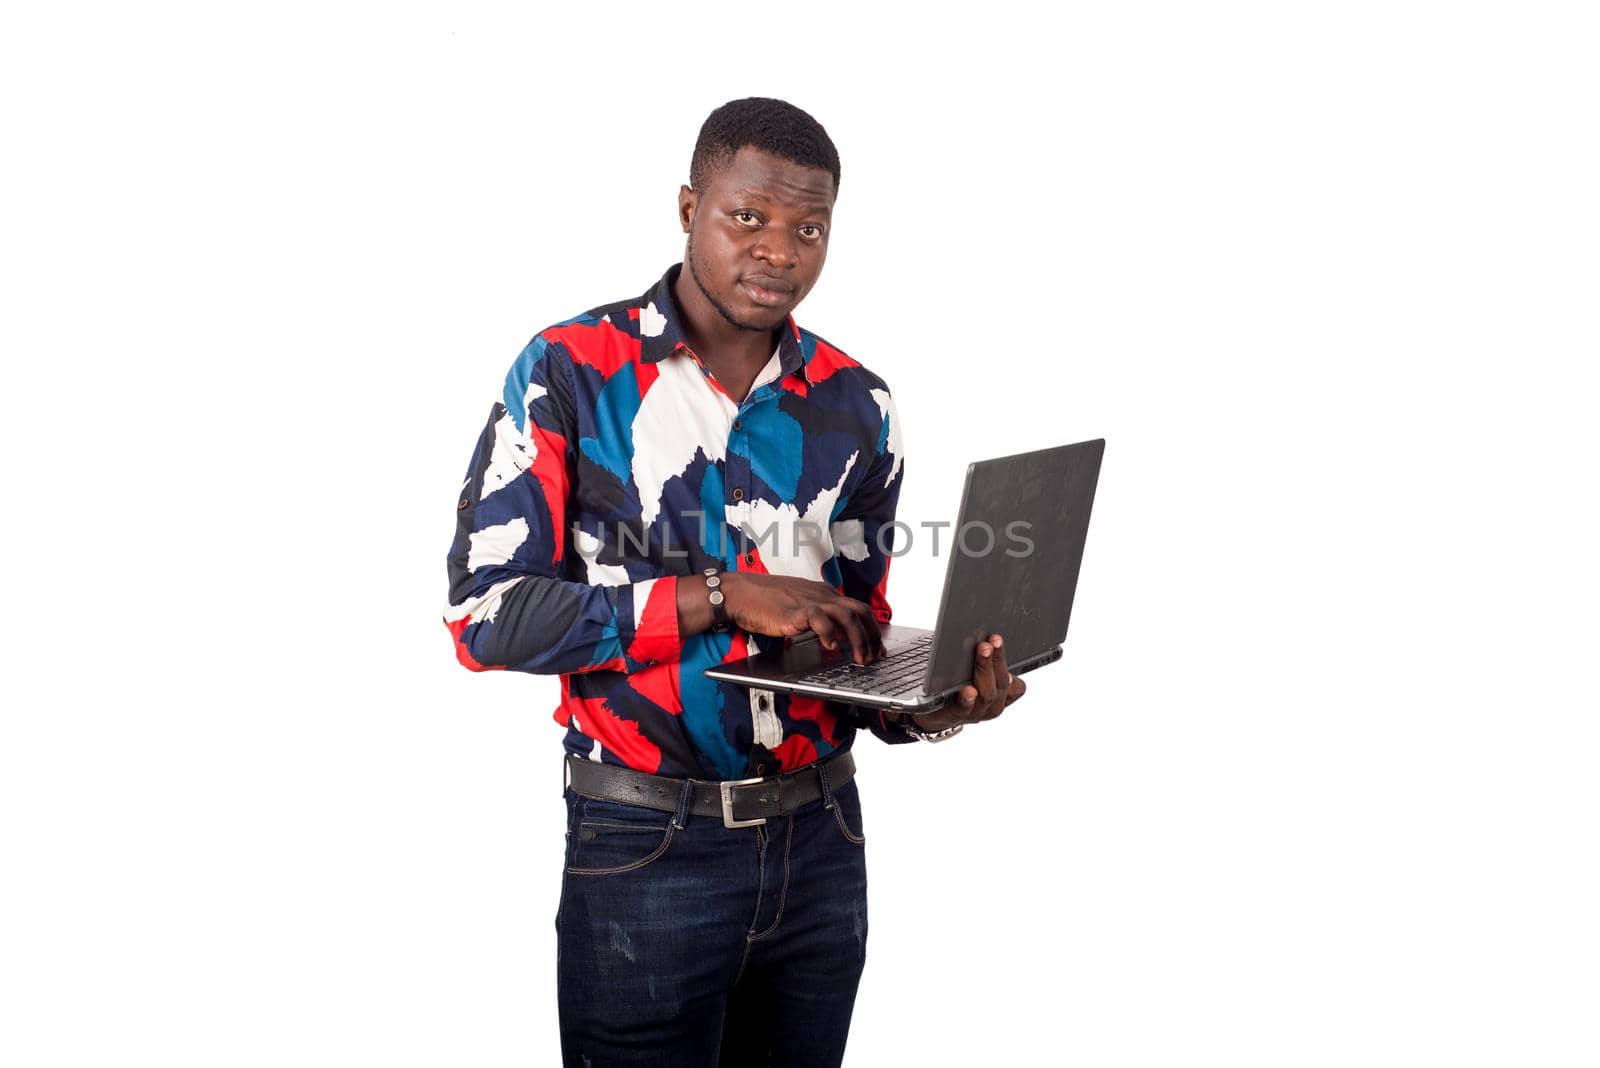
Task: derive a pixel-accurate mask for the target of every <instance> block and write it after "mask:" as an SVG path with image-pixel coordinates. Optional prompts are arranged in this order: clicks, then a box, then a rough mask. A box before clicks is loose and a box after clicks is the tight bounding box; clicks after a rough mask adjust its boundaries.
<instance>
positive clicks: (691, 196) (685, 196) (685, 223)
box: [678, 185, 700, 233]
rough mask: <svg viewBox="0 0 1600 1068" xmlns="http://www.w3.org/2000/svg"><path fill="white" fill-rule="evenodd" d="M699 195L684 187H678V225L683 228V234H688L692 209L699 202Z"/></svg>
mask: <svg viewBox="0 0 1600 1068" xmlns="http://www.w3.org/2000/svg"><path fill="white" fill-rule="evenodd" d="M699 199H700V194H698V193H696V192H695V191H694V190H693V189H690V188H689V187H688V186H686V185H681V186H679V187H678V224H679V225H680V226H682V227H683V232H684V233H688V232H689V226H690V224H691V223H693V222H694V207H695V204H696V203H697V202H698V201H699Z"/></svg>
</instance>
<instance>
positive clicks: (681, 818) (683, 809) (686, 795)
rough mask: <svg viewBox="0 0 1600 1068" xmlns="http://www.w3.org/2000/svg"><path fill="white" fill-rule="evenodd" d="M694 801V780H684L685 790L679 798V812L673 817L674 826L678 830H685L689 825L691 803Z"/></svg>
mask: <svg viewBox="0 0 1600 1068" xmlns="http://www.w3.org/2000/svg"><path fill="white" fill-rule="evenodd" d="M693 800H694V780H693V779H685V780H683V790H682V791H680V793H679V796H678V812H677V814H676V815H675V816H673V817H672V825H673V826H674V827H676V828H677V829H678V830H680V831H681V830H683V829H684V828H685V827H686V826H687V825H688V820H689V803H690V802H691V801H693Z"/></svg>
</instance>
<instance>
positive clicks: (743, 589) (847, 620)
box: [722, 571, 883, 664]
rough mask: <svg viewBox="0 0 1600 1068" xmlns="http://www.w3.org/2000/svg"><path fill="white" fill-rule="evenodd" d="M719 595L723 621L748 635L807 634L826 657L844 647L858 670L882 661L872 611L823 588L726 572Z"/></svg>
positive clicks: (816, 584)
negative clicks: (812, 634) (811, 633)
mask: <svg viewBox="0 0 1600 1068" xmlns="http://www.w3.org/2000/svg"><path fill="white" fill-rule="evenodd" d="M722 595H723V597H724V598H725V600H724V601H723V605H722V607H723V610H724V611H726V612H727V613H728V618H729V619H731V620H733V623H734V626H736V627H739V628H740V629H741V630H746V631H749V632H750V633H751V634H765V635H768V636H771V637H775V638H788V637H792V636H793V635H796V634H802V633H804V632H806V631H808V630H809V631H814V632H815V633H816V635H817V640H818V641H820V642H821V643H822V646H823V648H825V649H828V650H829V651H832V650H834V649H837V648H838V647H839V643H840V642H841V641H847V642H849V643H850V648H851V651H852V652H853V654H854V656H855V661H856V663H858V664H865V663H867V662H868V661H869V660H876V659H877V658H878V657H880V656H882V655H883V634H882V633H881V632H880V631H879V629H878V620H877V617H875V616H874V615H873V614H872V609H871V608H869V607H868V606H867V605H865V604H863V603H862V602H861V601H858V600H856V599H855V598H854V597H846V596H844V595H843V594H841V593H840V592H839V591H838V590H835V589H834V588H833V587H832V586H829V585H828V584H827V583H826V582H815V581H813V580H811V579H803V578H794V577H791V576H788V575H763V574H761V573H760V572H754V571H725V572H723V574H722Z"/></svg>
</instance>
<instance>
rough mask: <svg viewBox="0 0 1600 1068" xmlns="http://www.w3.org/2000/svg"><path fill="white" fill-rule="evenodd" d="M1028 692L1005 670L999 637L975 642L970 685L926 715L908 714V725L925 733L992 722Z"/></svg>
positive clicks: (1022, 683) (1002, 645)
mask: <svg viewBox="0 0 1600 1068" xmlns="http://www.w3.org/2000/svg"><path fill="white" fill-rule="evenodd" d="M1027 690H1028V684H1027V683H1025V682H1023V681H1022V679H1021V678H1013V677H1012V675H1011V672H1009V671H1007V670H1006V651H1005V646H1004V642H1003V641H1002V640H1001V637H1000V635H998V634H991V635H989V640H988V641H986V642H979V643H978V648H977V649H976V650H975V652H974V654H973V658H972V681H971V682H969V683H968V684H967V685H965V686H963V687H961V689H959V690H957V691H956V692H955V693H953V694H951V695H950V696H949V697H947V698H946V699H945V703H944V704H942V705H940V706H939V707H938V708H935V709H930V710H929V711H927V712H914V713H912V722H913V723H915V724H916V725H917V726H918V727H919V728H921V729H922V730H924V731H927V732H928V733H930V734H931V733H933V732H934V731H942V730H944V729H946V728H947V727H954V726H955V725H956V724H957V723H978V722H981V721H982V720H986V719H994V718H995V717H996V716H998V715H999V714H1000V713H1001V712H1004V711H1005V710H1006V706H1008V705H1010V704H1011V703H1012V702H1013V701H1015V700H1016V699H1017V698H1019V697H1021V696H1022V695H1023V694H1024V693H1026V692H1027Z"/></svg>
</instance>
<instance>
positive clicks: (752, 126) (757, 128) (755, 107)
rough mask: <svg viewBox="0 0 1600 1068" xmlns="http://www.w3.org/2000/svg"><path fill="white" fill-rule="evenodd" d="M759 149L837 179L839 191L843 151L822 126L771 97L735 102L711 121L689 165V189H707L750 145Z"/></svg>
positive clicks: (835, 186)
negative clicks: (739, 152)
mask: <svg viewBox="0 0 1600 1068" xmlns="http://www.w3.org/2000/svg"><path fill="white" fill-rule="evenodd" d="M747 145H748V146H750V147H752V148H759V149H761V151H763V152H770V153H772V154H773V155H774V156H782V157H783V158H784V159H787V160H791V161H793V162H795V163H799V164H801V165H802V166H806V167H820V168H821V169H822V170H825V171H827V172H828V173H829V174H831V175H833V192H834V194H835V195H838V192H839V151H838V149H836V148H834V147H833V139H832V138H830V137H829V136H828V131H827V130H824V129H823V128H822V124H821V123H820V122H818V121H817V120H816V119H813V118H812V117H811V116H810V115H807V114H806V113H805V112H804V111H801V110H800V109H799V108H797V107H795V106H794V105H793V104H790V103H788V102H787V101H784V100H774V99H773V98H771V97H766V96H750V97H745V98H744V99H743V100H730V101H728V102H727V103H726V104H724V105H722V106H721V107H720V108H718V109H717V110H715V111H713V112H712V113H711V114H710V115H708V116H707V117H706V121H705V124H704V125H702V126H701V127H700V137H699V139H697V140H696V141H695V143H694V158H693V159H691V160H690V161H689V185H690V187H691V188H693V189H704V188H705V187H706V186H707V185H709V184H711V179H712V178H713V177H714V176H715V175H716V173H717V172H718V171H720V170H721V169H722V168H723V167H726V166H727V165H728V164H729V163H731V162H732V161H733V157H734V155H735V154H737V153H738V151H739V150H740V149H741V148H744V147H745V146H747Z"/></svg>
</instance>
